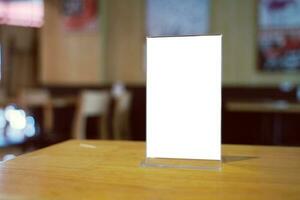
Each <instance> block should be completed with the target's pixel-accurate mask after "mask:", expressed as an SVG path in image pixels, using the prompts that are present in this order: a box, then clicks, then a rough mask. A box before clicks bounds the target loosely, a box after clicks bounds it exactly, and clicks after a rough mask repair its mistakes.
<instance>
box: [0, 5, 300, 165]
mask: <svg viewBox="0 0 300 200" xmlns="http://www.w3.org/2000/svg"><path fill="white" fill-rule="evenodd" d="M192 8H194V9H192ZM195 9H196V11H195ZM0 24H1V25H0V48H1V49H0V51H1V52H0V53H1V63H0V67H1V69H0V70H1V74H0V75H1V80H0V102H1V109H0V146H1V147H0V160H5V159H9V158H11V157H14V156H17V155H20V154H23V153H25V152H29V151H32V150H36V149H39V148H43V147H46V146H48V145H52V144H55V143H58V142H61V141H64V140H68V139H84V138H87V139H108V140H139V141H144V140H145V137H146V81H145V80H146V66H145V38H146V37H147V36H149V37H152V36H180V35H207V34H222V35H223V47H222V48H223V66H222V71H223V72H222V73H223V74H222V143H225V144H253V145H283V146H299V145H300V134H299V132H300V102H299V101H300V0H257V1H255V0H243V1H241V0H200V1H199V0H190V1H181V0H99V1H97V0H44V1H43V0H1V1H0ZM201 67H205V66H201ZM171 73H172V72H171V71H170V74H171ZM183 76H184V75H183ZM178 81H180V80H178ZM188 89H189V88H186V90H188ZM207 89H208V90H209V86H207ZM194 92H200V91H194ZM180 93H181V92H180V89H179V90H178V95H180ZM174 115H177V113H176V108H174ZM178 117H179V118H181V117H185V118H186V117H187V118H188V117H189V116H180V115H179V114H178Z"/></svg>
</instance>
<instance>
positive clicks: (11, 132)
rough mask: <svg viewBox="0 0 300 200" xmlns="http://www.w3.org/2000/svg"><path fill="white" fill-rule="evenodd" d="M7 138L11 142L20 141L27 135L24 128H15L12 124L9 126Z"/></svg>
mask: <svg viewBox="0 0 300 200" xmlns="http://www.w3.org/2000/svg"><path fill="white" fill-rule="evenodd" d="M6 134H7V138H8V140H9V142H11V143H20V142H23V141H24V139H25V135H24V134H23V133H22V130H19V129H14V128H13V127H11V126H8V127H7V132H6Z"/></svg>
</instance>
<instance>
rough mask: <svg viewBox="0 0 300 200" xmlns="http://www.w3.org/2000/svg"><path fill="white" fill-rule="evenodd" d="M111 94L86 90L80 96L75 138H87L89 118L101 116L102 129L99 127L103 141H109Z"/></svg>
mask: <svg viewBox="0 0 300 200" xmlns="http://www.w3.org/2000/svg"><path fill="white" fill-rule="evenodd" d="M109 103H110V93H109V92H108V91H93V90H85V91H82V92H81V93H80V95H79V98H78V102H77V109H76V113H75V120H74V125H73V131H72V132H73V133H72V135H73V138H75V139H85V138H86V122H87V118H88V117H95V116H97V117H98V116H99V117H101V118H100V123H99V125H100V128H99V127H98V130H99V131H100V132H99V136H100V138H101V139H108V136H109V135H108V127H107V124H108V121H107V120H108V110H109Z"/></svg>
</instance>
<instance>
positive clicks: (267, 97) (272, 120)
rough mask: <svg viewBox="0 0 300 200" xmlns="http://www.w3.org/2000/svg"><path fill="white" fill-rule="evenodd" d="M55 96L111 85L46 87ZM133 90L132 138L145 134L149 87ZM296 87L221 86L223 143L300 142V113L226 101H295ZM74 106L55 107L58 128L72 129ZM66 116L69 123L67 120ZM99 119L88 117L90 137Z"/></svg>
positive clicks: (134, 88) (138, 137)
mask: <svg viewBox="0 0 300 200" xmlns="http://www.w3.org/2000/svg"><path fill="white" fill-rule="evenodd" d="M47 88H48V89H49V90H50V91H51V92H52V94H53V96H64V95H77V94H78V92H79V91H81V90H83V89H96V90H99V89H109V88H110V86H107V87H72V88H70V87H69V88H63V87H47ZM128 89H129V90H130V91H131V92H132V94H133V99H132V110H131V115H130V119H131V134H132V139H133V140H145V137H146V88H145V87H144V86H128ZM295 94H296V91H295V90H291V91H288V92H284V91H281V90H279V89H277V88H241V87H224V88H223V90H222V105H223V106H222V143H231V144H260V145H300V113H299V114H298V113H272V112H230V111H228V110H227V109H226V108H225V106H224V105H226V103H227V102H228V101H232V100H238V101H248V102H249V101H273V100H287V101H290V102H294V101H296V96H295ZM74 109H75V107H74V108H72V107H69V108H65V109H61V110H56V116H58V117H56V126H57V127H56V128H57V130H59V132H64V133H66V134H69V133H70V130H69V129H70V127H71V126H70V123H71V120H72V116H73V114H74V113H73V112H74ZM61 118H64V119H67V120H68V121H69V123H65V120H61ZM95 123H97V120H95V119H89V122H88V125H87V131H88V138H97V137H96V136H95V135H93V133H95V132H96V130H95V127H96V126H95Z"/></svg>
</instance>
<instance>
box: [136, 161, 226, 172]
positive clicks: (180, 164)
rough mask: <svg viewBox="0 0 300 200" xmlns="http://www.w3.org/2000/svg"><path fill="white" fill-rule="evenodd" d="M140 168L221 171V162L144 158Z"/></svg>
mask: <svg viewBox="0 0 300 200" xmlns="http://www.w3.org/2000/svg"><path fill="white" fill-rule="evenodd" d="M141 167H157V168H178V169H196V170H211V171H221V170H222V161H221V160H197V159H171V158H146V159H145V160H144V161H142V163H141Z"/></svg>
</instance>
